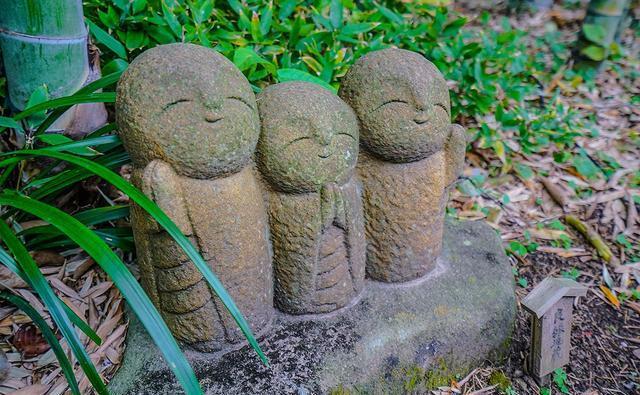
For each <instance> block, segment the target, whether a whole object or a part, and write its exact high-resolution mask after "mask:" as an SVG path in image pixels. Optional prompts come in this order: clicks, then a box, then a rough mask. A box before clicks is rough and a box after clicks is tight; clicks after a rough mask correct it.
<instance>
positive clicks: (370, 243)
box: [339, 49, 466, 282]
mask: <svg viewBox="0 0 640 395" xmlns="http://www.w3.org/2000/svg"><path fill="white" fill-rule="evenodd" d="M339 95H340V97H342V99H344V100H345V101H346V102H347V103H348V104H349V105H351V107H352V108H353V109H354V110H355V112H356V114H357V116H358V119H359V121H360V138H361V145H362V150H361V153H360V157H359V158H358V167H357V172H358V175H359V177H360V179H361V180H362V183H363V187H364V198H363V205H364V213H365V224H366V235H367V265H366V267H367V276H368V277H370V278H372V279H375V280H378V281H385V282H401V281H408V280H412V279H415V278H418V277H421V276H423V275H424V274H426V273H427V272H429V271H430V270H432V269H433V268H434V267H435V264H436V259H437V258H438V256H439V255H440V251H441V248H442V232H443V223H444V209H445V204H446V199H447V193H446V192H447V187H448V186H449V185H450V184H452V183H453V182H454V181H455V180H456V179H457V177H458V175H459V174H460V172H461V170H462V166H463V163H464V152H465V145H466V144H465V132H464V129H463V128H462V127H461V126H459V125H452V124H451V113H450V104H449V92H448V90H447V85H446V83H445V80H444V78H443V77H442V75H441V74H440V72H439V71H438V69H437V68H436V67H435V66H434V65H433V64H432V63H431V62H429V61H428V60H427V59H425V58H424V57H423V56H422V55H420V54H417V53H415V52H411V51H407V50H401V49H384V50H380V51H375V52H371V53H369V54H367V55H366V56H364V57H362V58H360V59H359V60H358V61H357V62H356V63H355V65H354V66H353V67H352V68H351V69H350V70H349V72H348V73H347V75H346V76H345V77H344V80H343V81H342V86H341V89H340V92H339Z"/></svg>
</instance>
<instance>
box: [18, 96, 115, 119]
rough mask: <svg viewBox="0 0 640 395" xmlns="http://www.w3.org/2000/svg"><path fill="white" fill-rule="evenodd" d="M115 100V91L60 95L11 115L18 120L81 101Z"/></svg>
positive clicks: (100, 101)
mask: <svg viewBox="0 0 640 395" xmlns="http://www.w3.org/2000/svg"><path fill="white" fill-rule="evenodd" d="M115 101H116V94H115V92H99V93H89V94H81V95H71V96H65V97H60V98H57V99H53V100H48V101H46V102H44V103H40V104H36V105H35V106H32V107H29V108H27V109H25V110H24V111H22V112H19V113H17V114H16V115H15V116H14V117H13V119H14V120H16V121H20V120H22V119H25V118H26V117H28V116H30V115H32V114H36V113H38V112H40V111H43V110H48V109H50V108H57V107H64V106H72V105H74V104H81V103H114V102H115Z"/></svg>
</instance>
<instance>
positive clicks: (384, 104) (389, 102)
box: [370, 99, 409, 112]
mask: <svg viewBox="0 0 640 395" xmlns="http://www.w3.org/2000/svg"><path fill="white" fill-rule="evenodd" d="M391 103H402V104H409V102H408V101H406V100H402V99H393V100H388V101H386V102H384V103H382V104H380V105H379V106H378V107H376V108H374V109H373V110H371V111H370V112H374V111H378V110H379V109H380V108H382V107H384V106H386V105H387V104H391Z"/></svg>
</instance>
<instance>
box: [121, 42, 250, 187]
mask: <svg viewBox="0 0 640 395" xmlns="http://www.w3.org/2000/svg"><path fill="white" fill-rule="evenodd" d="M116 119H117V123H118V129H119V133H120V135H121V137H122V140H123V142H124V145H125V147H126V148H127V150H128V151H129V154H130V155H131V158H132V160H133V163H134V165H135V166H137V167H144V166H146V165H147V164H148V163H149V162H151V161H152V160H154V159H161V160H163V161H166V162H168V163H169V164H171V165H172V166H173V167H174V169H175V170H176V172H178V173H179V174H182V175H185V176H189V177H194V178H211V177H216V176H219V175H224V174H229V173H233V172H235V171H238V170H239V169H240V168H242V167H243V166H244V165H245V164H246V163H247V162H248V161H249V160H250V158H251V155H252V153H253V151H254V149H255V146H256V143H257V140H258V136H259V130H260V125H259V119H258V113H257V106H256V102H255V96H254V94H253V92H252V90H251V87H250V85H249V83H248V81H247V80H246V78H245V77H244V76H243V75H242V73H241V72H240V71H239V70H238V69H237V68H236V67H235V66H234V65H233V63H231V62H230V61H229V60H228V59H226V58H225V57H224V56H222V55H220V54H219V53H217V52H215V51H214V50H212V49H208V48H205V47H201V46H197V45H192V44H169V45H161V46H158V47H155V48H152V49H150V50H147V51H145V52H144V53H142V54H141V55H140V56H138V57H137V58H136V59H135V60H134V61H133V62H132V63H131V65H130V66H129V68H128V69H127V71H125V73H124V74H123V75H122V77H121V78H120V81H119V83H118V89H117V99H116Z"/></svg>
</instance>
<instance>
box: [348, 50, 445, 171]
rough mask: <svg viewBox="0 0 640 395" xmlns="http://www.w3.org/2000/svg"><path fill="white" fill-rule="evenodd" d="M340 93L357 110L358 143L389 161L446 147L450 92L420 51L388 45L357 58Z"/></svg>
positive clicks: (407, 159)
mask: <svg viewBox="0 0 640 395" xmlns="http://www.w3.org/2000/svg"><path fill="white" fill-rule="evenodd" d="M340 96H341V97H342V98H344V99H345V101H346V102H347V103H349V104H350V105H351V106H352V107H353V108H354V110H355V112H356V113H357V115H358V118H359V120H360V124H361V130H360V139H361V143H362V146H363V147H365V148H366V149H367V151H370V152H372V153H373V154H375V155H376V156H378V157H380V158H382V159H385V160H388V161H391V162H410V161H415V160H420V159H422V158H425V157H427V156H429V155H431V154H433V153H435V152H437V151H439V150H442V149H443V148H444V143H445V140H446V137H447V135H448V129H449V125H450V123H451V114H450V103H449V91H448V89H447V86H446V82H445V80H444V78H443V77H442V75H441V74H440V72H439V71H438V69H437V68H436V67H435V66H434V65H433V64H431V63H430V62H429V61H428V60H426V59H425V58H424V57H422V56H421V55H419V54H416V53H413V52H409V51H404V50H398V49H386V50H381V51H376V52H372V53H370V54H368V55H366V56H365V57H363V58H361V59H360V60H359V61H358V62H356V64H355V65H354V66H353V67H352V69H351V70H350V71H349V73H348V74H347V76H346V77H345V79H344V81H343V84H342V87H341V91H340Z"/></svg>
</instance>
